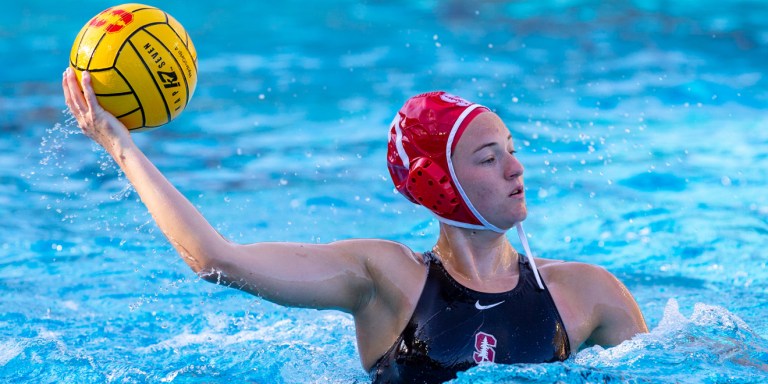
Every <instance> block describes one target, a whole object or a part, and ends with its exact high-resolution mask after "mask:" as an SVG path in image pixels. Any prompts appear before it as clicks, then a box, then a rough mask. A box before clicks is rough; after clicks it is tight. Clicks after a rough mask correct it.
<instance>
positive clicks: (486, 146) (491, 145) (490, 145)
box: [472, 134, 512, 154]
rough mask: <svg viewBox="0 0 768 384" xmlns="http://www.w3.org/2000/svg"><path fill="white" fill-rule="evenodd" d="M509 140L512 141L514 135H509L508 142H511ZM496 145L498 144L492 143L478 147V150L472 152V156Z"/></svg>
mask: <svg viewBox="0 0 768 384" xmlns="http://www.w3.org/2000/svg"><path fill="white" fill-rule="evenodd" d="M509 140H512V134H509V135H508V136H507V141H509ZM494 145H497V144H496V142H490V143H486V144H483V145H481V146H479V147H477V149H475V150H474V151H473V152H472V154H475V153H478V152H480V151H482V150H483V149H485V148H488V147H493V146H494Z"/></svg>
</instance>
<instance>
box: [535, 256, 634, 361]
mask: <svg viewBox="0 0 768 384" xmlns="http://www.w3.org/2000/svg"><path fill="white" fill-rule="evenodd" d="M537 263H538V260H537ZM539 271H540V272H541V275H542V278H543V279H544V282H545V283H546V284H547V287H548V288H550V292H551V293H552V295H553V298H554V299H555V302H556V303H557V304H558V310H560V311H561V314H564V315H565V318H566V322H567V323H569V324H570V325H571V328H572V330H573V331H574V332H572V333H573V335H571V337H572V339H573V340H572V341H574V342H575V343H574V344H575V345H579V344H580V343H581V342H584V341H586V342H587V343H590V344H599V345H602V346H612V345H617V344H619V343H621V342H622V341H624V340H627V339H629V338H631V337H632V336H633V335H635V334H637V333H641V332H647V331H648V328H647V326H646V324H645V320H644V319H643V315H642V313H641V312H640V308H639V307H638V305H637V302H636V301H635V299H634V297H632V294H631V293H630V292H629V290H628V289H627V288H626V286H624V284H623V283H622V282H621V281H619V279H618V278H616V276H614V275H613V274H612V273H611V272H609V271H608V270H606V269H605V268H603V267H601V266H598V265H593V264H587V263H580V262H562V261H554V260H542V262H541V267H540V268H539ZM569 324H566V327H567V326H568V325H569ZM570 331H571V330H569V334H570Z"/></svg>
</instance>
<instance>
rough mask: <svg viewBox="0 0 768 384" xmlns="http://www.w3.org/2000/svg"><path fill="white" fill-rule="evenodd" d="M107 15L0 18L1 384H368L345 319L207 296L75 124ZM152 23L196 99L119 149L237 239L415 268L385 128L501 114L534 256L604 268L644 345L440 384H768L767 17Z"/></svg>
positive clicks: (241, 11) (292, 12)
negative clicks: (180, 43)
mask: <svg viewBox="0 0 768 384" xmlns="http://www.w3.org/2000/svg"><path fill="white" fill-rule="evenodd" d="M109 5H112V4H111V3H107V2H102V1H95V0H92V1H82V2H78V3H77V5H76V6H74V5H63V4H60V2H54V1H40V0H34V1H25V2H12V3H10V4H7V5H6V6H5V9H6V11H5V12H4V13H2V14H0V55H2V58H3V63H4V68H3V71H0V129H2V133H3V135H2V137H0V181H1V182H0V216H1V217H3V218H4V220H2V221H0V228H1V230H0V308H1V309H0V381H4V382H35V383H44V382H51V383H53V382H56V383H59V382H121V383H122V382H128V383H143V382H153V383H154V382H176V383H187V382H226V381H232V382H284V383H327V382H336V383H349V382H366V381H367V380H368V378H367V375H366V373H365V371H364V370H363V369H362V368H361V366H360V363H359V360H358V357H357V352H356V346H355V338H354V327H353V323H352V320H351V318H350V317H349V316H348V315H345V314H342V313H338V312H333V311H314V310H303V309H292V308H282V307H279V306H276V305H273V304H271V303H269V302H266V301H263V300H260V299H258V298H255V297H252V296H248V295H246V294H244V293H241V292H239V291H236V290H232V289H228V288H225V287H220V286H217V285H214V284H209V283H206V282H204V281H202V280H201V279H199V278H198V277H196V276H195V275H194V274H193V273H192V272H191V271H190V270H189V268H188V267H187V266H186V265H185V264H184V263H183V262H182V261H181V259H180V258H179V257H178V256H177V255H176V254H175V252H174V251H173V249H172V248H171V247H170V246H169V245H168V243H167V241H166V240H165V238H164V237H163V235H162V234H161V233H160V231H159V230H158V229H157V228H156V226H155V225H154V223H153V221H152V218H151V217H150V216H149V214H148V213H147V212H146V211H145V208H144V207H143V205H142V204H141V203H140V201H139V199H138V197H137V195H136V194H135V192H133V190H132V189H131V187H130V186H129V185H128V183H127V181H126V180H125V178H124V177H123V176H122V175H121V173H120V172H119V170H118V169H117V168H116V167H115V165H114V163H113V162H112V161H111V159H109V158H108V157H107V156H106V155H105V154H104V152H103V151H102V150H100V149H98V148H96V147H95V146H94V145H93V144H92V143H91V142H90V141H89V140H88V139H87V138H85V137H84V136H83V135H82V134H80V133H79V130H78V129H77V128H76V127H75V126H74V124H73V121H72V119H71V117H70V116H68V115H67V114H65V113H64V103H63V98H62V96H61V89H60V80H59V79H60V76H61V71H62V70H63V69H64V68H65V66H66V64H67V56H68V53H69V49H70V47H71V44H72V41H73V39H74V36H75V35H76V34H77V32H78V31H79V29H80V27H81V26H82V25H83V24H84V23H85V22H86V21H87V20H88V19H89V18H90V17H92V16H93V15H95V14H96V13H98V12H100V11H101V10H102V9H104V8H106V7H107V6H109ZM152 5H155V6H158V7H160V8H163V9H164V10H166V11H168V12H169V13H171V14H172V15H173V16H174V17H175V18H176V19H178V20H179V21H180V22H182V23H183V24H184V26H185V27H186V28H187V30H188V32H189V33H190V36H191V37H192V39H193V41H194V43H195V45H196V47H197V50H198V54H199V83H198V87H197V91H196V93H195V95H194V97H193V99H192V102H191V104H190V105H189V108H188V109H187V110H186V111H185V112H184V113H183V114H182V115H181V116H180V117H179V118H178V119H177V120H175V121H174V122H172V123H171V124H169V125H167V126H165V127H162V128H160V129H157V130H155V131H151V132H146V133H138V134H135V139H136V141H137V142H138V143H139V145H140V147H141V148H142V149H144V150H145V152H146V153H147V155H148V156H149V157H150V158H151V159H152V160H153V162H155V164H156V165H157V166H158V167H159V168H160V169H161V170H162V171H163V172H164V174H165V175H166V176H167V177H168V178H169V179H170V180H171V181H172V182H173V183H174V184H175V185H176V186H177V187H178V188H179V189H180V190H181V191H182V192H183V193H184V194H185V195H186V196H188V197H189V198H190V199H191V200H192V201H193V203H194V204H195V205H197V206H198V207H199V209H200V210H201V211H202V212H203V213H204V215H205V216H206V217H207V218H208V219H209V221H210V222H211V223H212V224H213V225H214V226H215V227H216V228H217V229H218V230H219V231H220V232H221V233H222V234H224V235H225V236H227V237H228V238H230V239H232V240H234V241H238V242H256V241H300V242H329V241H333V240H339V239H347V238H358V237H378V238H386V239H391V240H395V241H399V242H402V243H404V244H406V245H408V246H410V247H411V248H413V249H416V250H426V249H429V248H430V247H431V246H432V245H433V243H434V241H435V239H436V235H437V229H438V225H437V222H436V221H435V220H434V219H433V218H432V217H431V216H430V215H429V214H428V213H427V211H425V210H424V209H421V208H418V207H415V206H412V205H411V204H410V203H408V202H407V201H406V200H405V199H404V198H402V197H401V196H399V195H397V194H396V193H395V192H394V190H393V187H392V185H391V182H390V181H389V176H388V173H387V170H386V165H385V151H386V130H387V125H388V123H389V122H390V121H391V119H392V116H393V115H394V113H395V111H396V110H397V108H399V107H400V105H401V104H402V102H403V101H404V100H405V99H406V98H407V97H409V96H411V95H414V94H416V93H419V92H423V91H427V90H434V89H443V90H448V91H451V92H453V93H456V94H459V95H462V96H464V97H465V98H468V99H470V100H473V101H476V102H479V103H482V104H485V105H487V106H489V107H491V108H493V109H494V110H496V111H497V113H499V115H500V116H502V118H503V119H504V120H505V121H506V123H507V125H508V126H509V128H510V130H511V131H512V135H513V137H514V138H515V141H516V146H517V149H518V150H519V158H520V159H521V161H522V162H523V164H524V165H525V166H526V173H525V175H526V187H527V196H528V207H529V218H528V220H526V223H525V224H526V228H527V231H528V232H529V237H530V242H531V247H532V249H533V252H534V253H535V254H536V255H537V256H540V257H547V258H556V259H564V260H572V261H583V262H589V263H594V264H598V265H601V266H603V267H605V268H607V269H608V270H610V271H611V272H612V273H614V274H615V275H616V276H617V277H619V278H620V279H621V280H622V281H623V282H624V283H625V284H626V285H627V287H628V288H629V290H630V291H631V292H632V293H633V295H634V296H635V298H636V299H637V302H638V303H639V305H640V308H641V309H642V311H643V313H644V315H645V317H646V320H647V322H648V325H649V327H650V328H651V329H652V331H651V332H650V333H649V334H646V335H640V336H637V337H635V338H634V339H632V340H630V341H627V342H625V343H623V344H621V345H620V346H617V347H614V348H610V349H602V348H599V347H594V348H589V349H586V350H583V351H581V352H580V353H578V354H576V355H575V356H574V357H573V358H572V359H569V360H568V361H566V362H563V363H557V364H543V365H515V366H500V365H485V366H480V367H477V368H474V369H472V370H470V371H468V372H466V373H462V374H461V375H460V376H459V378H458V379H457V380H456V381H457V382H460V383H469V382H472V383H492V382H494V383H495V382H563V383H582V382H606V381H614V382H615V381H618V382H674V383H686V382H690V383H699V382H708V383H722V382H733V383H753V382H765V381H766V380H767V378H768V304H766V303H768V266H767V261H766V260H768V258H767V256H768V254H766V251H765V249H766V248H768V195H766V193H765V191H766V190H768V189H767V188H768V122H767V120H766V118H765V112H764V110H765V107H764V106H765V103H766V100H768V87H767V86H768V77H766V72H765V62H766V61H768V24H766V23H765V20H766V19H768V3H764V2H762V1H746V0H741V1H731V2H727V3H723V2H715V1H692V0H681V1H675V2H666V1H650V0H645V1H641V0H623V1H612V2H603V1H597V0H594V1H591V0H571V1H567V0H559V1H543V2H495V1H478V2H463V1H387V2H385V1H351V0H348V1H345V0H337V1H325V2H303V1H295V0H291V1H285V2H281V3H280V4H279V5H277V4H274V3H273V2H269V3H268V2H247V3H245V4H241V2H235V1H220V2H216V4H215V5H214V4H213V3H212V2H202V1H186V2H184V3H183V4H182V3H179V2H172V1H157V2H154V3H152ZM512 237H513V244H517V240H516V239H514V236H512Z"/></svg>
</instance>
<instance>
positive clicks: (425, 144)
mask: <svg viewBox="0 0 768 384" xmlns="http://www.w3.org/2000/svg"><path fill="white" fill-rule="evenodd" d="M486 111H489V109H488V108H486V107H484V106H482V105H480V104H475V103H471V102H469V101H467V100H464V99H462V98H460V97H458V96H454V95H451V94H449V93H446V92H442V91H440V92H429V93H423V94H421V95H417V96H414V97H411V98H410V99H408V100H407V101H406V102H405V104H404V105H403V107H402V108H400V111H398V112H397V115H395V119H394V120H393V121H392V124H391V126H390V128H389V145H388V147H387V166H388V168H389V174H390V175H391V176H392V181H393V182H394V183H395V188H397V190H398V191H399V192H400V193H401V194H402V195H403V196H405V197H406V198H408V200H410V201H412V202H414V203H416V204H419V205H423V206H425V207H426V208H427V209H429V210H430V211H432V213H434V214H435V215H436V216H437V218H438V220H440V221H442V222H444V223H446V224H450V225H454V226H457V227H461V228H469V229H487V230H492V231H496V232H499V233H504V232H505V230H503V229H500V228H498V227H496V226H494V225H493V224H491V223H489V222H488V221H487V220H485V219H484V218H483V217H482V215H480V213H479V212H478V211H477V210H476V209H475V207H474V206H473V205H472V202H471V201H469V199H468V198H467V195H466V194H465V193H464V189H463V188H462V187H461V184H460V183H459V180H458V179H457V178H456V173H455V172H454V170H453V163H452V161H451V153H452V152H453V150H454V149H455V148H456V143H457V142H458V141H459V138H460V137H461V135H462V134H463V133H464V130H465V129H466V128H467V126H468V125H469V123H470V122H471V121H472V119H474V118H475V117H476V116H477V115H479V114H481V113H483V112H486Z"/></svg>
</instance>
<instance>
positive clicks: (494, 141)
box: [451, 112, 528, 229]
mask: <svg viewBox="0 0 768 384" xmlns="http://www.w3.org/2000/svg"><path fill="white" fill-rule="evenodd" d="M514 152H515V151H514V145H513V142H512V136H511V135H510V133H509V130H508V129H507V127H506V126H505V125H504V123H503V122H502V121H501V119H500V118H499V117H498V116H497V115H496V114H495V113H492V112H483V113H481V114H480V115H477V117H475V118H474V119H473V120H472V121H471V122H470V123H469V125H468V126H467V128H466V129H465V130H464V133H463V134H462V135H461V137H460V138H459V141H458V143H456V148H455V150H454V152H453V154H452V157H451V160H452V162H453V169H454V171H455V172H456V177H457V178H458V180H459V183H461V186H462V188H463V189H464V192H465V193H466V194H467V197H468V198H469V201H471V202H472V205H474V206H475V208H476V209H477V210H478V212H480V214H481V215H482V216H483V217H484V218H485V219H486V220H488V221H489V222H490V223H491V224H493V225H495V226H497V227H499V228H504V229H507V228H511V227H512V226H514V225H515V224H516V223H518V222H521V221H523V220H525V217H526V215H527V214H528V211H527V209H526V207H525V192H524V190H523V165H522V164H521V163H520V161H518V160H517V158H516V157H515V155H514Z"/></svg>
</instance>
